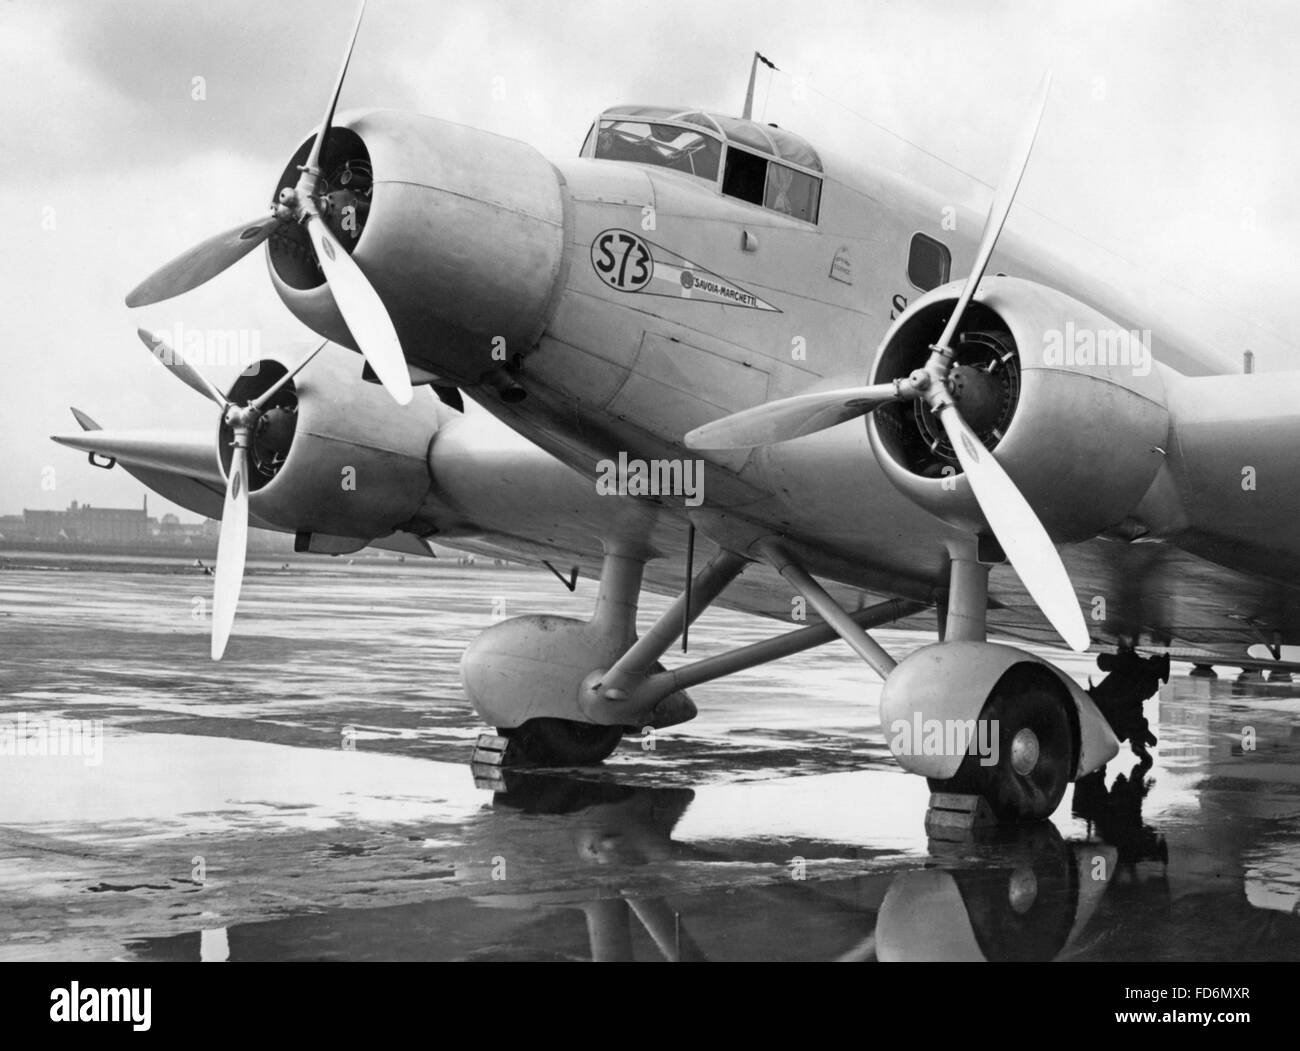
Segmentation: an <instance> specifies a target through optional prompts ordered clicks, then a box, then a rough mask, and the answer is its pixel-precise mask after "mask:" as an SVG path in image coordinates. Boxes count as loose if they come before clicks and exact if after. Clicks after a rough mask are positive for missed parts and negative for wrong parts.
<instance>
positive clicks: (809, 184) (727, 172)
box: [719, 142, 822, 226]
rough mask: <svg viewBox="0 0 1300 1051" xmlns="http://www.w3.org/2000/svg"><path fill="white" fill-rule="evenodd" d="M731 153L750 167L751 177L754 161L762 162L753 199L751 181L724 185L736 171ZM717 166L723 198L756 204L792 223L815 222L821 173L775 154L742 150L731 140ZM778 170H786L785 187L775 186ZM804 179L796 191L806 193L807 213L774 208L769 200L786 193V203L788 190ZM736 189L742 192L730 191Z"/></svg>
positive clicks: (820, 188)
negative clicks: (755, 196)
mask: <svg viewBox="0 0 1300 1051" xmlns="http://www.w3.org/2000/svg"><path fill="white" fill-rule="evenodd" d="M733 155H738V156H742V157H744V158H745V161H744V163H745V164H746V165H750V166H751V178H752V173H753V171H755V170H756V169H755V168H754V167H753V165H754V164H755V162H756V163H761V164H762V165H763V179H762V182H763V185H762V188H761V190H760V191H759V196H758V198H757V199H755V198H754V197H753V196H752V194H753V191H754V187H753V186H752V184H751V185H746V186H744V187H737V186H735V184H734V182H733V184H732V188H731V189H728V185H727V184H728V181H729V180H730V179H731V178H732V175H733V173H734V172H737V170H738V168H737V166H736V165H734V163H733ZM721 168H722V181H721V183H720V186H719V188H720V189H721V191H722V194H723V196H724V197H730V198H731V199H732V200H734V201H744V202H745V203H746V204H754V205H757V206H758V207H760V208H762V209H764V210H765V211H768V212H772V213H774V214H776V215H783V216H785V217H786V218H787V219H794V220H795V221H796V222H801V223H808V224H809V225H810V226H816V225H817V221H818V219H819V218H820V216H821V203H822V176H821V175H819V174H815V173H813V172H811V171H809V170H808V169H806V168H804V167H802V166H800V165H798V164H791V163H790V162H789V161H784V160H781V159H779V158H777V157H769V156H766V155H764V154H762V153H758V152H756V151H754V150H748V149H744V148H743V147H740V146H737V145H735V144H734V143H732V142H728V143H727V144H726V150H725V151H724V153H723V155H722V165H721ZM779 172H788V173H789V175H790V182H789V183H788V184H787V185H786V186H785V187H779V186H778V185H777V182H778V179H779V176H778V175H777V173H779ZM774 176H776V177H774ZM738 178H739V176H738ZM804 180H806V182H804V184H803V186H802V188H801V189H800V190H799V191H798V192H799V193H800V194H806V200H807V208H806V211H807V212H808V214H807V215H804V214H799V213H798V212H796V211H794V210H786V209H783V208H778V207H776V206H775V204H774V203H770V202H772V201H773V199H774V198H775V200H780V198H781V196H786V199H787V203H789V191H790V189H791V188H792V187H793V186H794V185H795V184H796V183H798V182H802V181H804ZM737 189H744V190H745V191H746V193H744V194H742V193H737V192H734V191H735V190H737ZM774 190H775V191H776V193H775V194H774V193H773V191H774ZM792 207H793V206H792Z"/></svg>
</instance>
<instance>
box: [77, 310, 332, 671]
mask: <svg viewBox="0 0 1300 1051" xmlns="http://www.w3.org/2000/svg"><path fill="white" fill-rule="evenodd" d="M138 333H139V336H140V341H141V342H142V343H144V345H145V346H146V347H148V348H149V350H150V352H152V354H153V355H154V357H156V358H157V359H158V360H159V361H161V362H162V363H163V364H164V365H165V366H166V367H167V368H168V369H169V370H170V371H171V372H172V374H173V375H175V376H176V378H177V379H179V380H181V381H182V382H183V383H185V384H186V385H187V386H189V387H191V388H193V389H194V390H196V391H198V392H199V393H200V394H202V395H203V396H204V397H205V398H208V399H210V400H211V401H214V402H216V403H217V404H218V405H220V406H221V407H222V409H223V410H224V414H223V417H222V419H223V422H224V423H226V424H228V425H229V426H230V428H231V430H232V431H233V432H234V441H233V442H232V445H233V447H234V452H233V454H232V455H231V457H230V470H229V472H228V473H227V476H226V499H225V504H224V505H223V507H222V511H221V532H220V534H219V535H218V537H217V568H216V571H215V572H214V573H213V578H214V580H213V593H212V659H213V660H214V661H219V660H221V658H222V656H223V655H224V654H225V652H226V643H227V642H229V641H230V631H231V629H232V628H233V627H234V624H235V610H236V609H237V608H238V606H239V592H240V589H241V588H242V587H243V582H244V563H245V561H246V559H247V555H248V452H249V448H250V447H251V446H252V443H253V439H254V438H255V437H256V436H257V429H258V425H259V423H260V422H261V420H262V417H263V415H264V413H265V412H266V407H267V406H268V405H270V404H271V402H272V401H274V400H275V396H276V395H277V394H279V393H280V391H281V390H282V389H283V388H284V386H285V384H287V383H288V382H289V381H290V380H292V379H293V378H294V377H295V376H296V375H298V373H299V372H301V371H302V370H303V368H304V367H305V366H306V365H307V363H308V362H310V361H311V360H312V359H313V358H314V357H316V355H317V354H319V353H320V352H321V351H322V350H323V349H324V347H325V343H321V344H320V345H319V346H318V347H317V348H316V349H315V350H313V351H312V352H311V353H310V354H308V355H307V356H306V357H305V358H303V359H302V361H300V362H298V364H297V365H295V366H294V367H293V368H292V369H291V370H289V371H288V372H286V373H285V374H284V375H283V376H281V377H280V378H279V379H278V380H276V382H275V383H274V384H273V385H272V386H271V387H270V388H269V389H268V390H266V391H265V392H264V393H262V394H261V395H259V396H258V397H257V398H254V399H252V400H251V401H249V402H248V403H247V404H245V405H236V404H234V403H233V402H231V401H230V400H229V399H228V398H226V396H225V395H224V394H222V393H221V391H220V389H218V387H217V386H216V384H214V383H213V382H212V381H211V380H209V379H208V378H207V377H206V376H204V375H203V374H202V373H201V372H199V370H198V369H196V368H194V367H193V366H192V365H190V364H189V363H188V362H187V361H186V360H185V359H184V358H183V357H181V355H179V354H178V353H176V351H175V350H174V349H172V347H171V346H169V345H168V343H167V341H166V340H164V339H163V338H162V337H161V336H156V335H154V334H153V333H151V332H149V331H148V330H147V329H143V328H142V329H139V330H138ZM65 444H71V443H70V442H65ZM209 448H210V447H209ZM208 456H211V452H209V453H208Z"/></svg>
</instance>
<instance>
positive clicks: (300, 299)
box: [267, 110, 564, 386]
mask: <svg viewBox="0 0 1300 1051" xmlns="http://www.w3.org/2000/svg"><path fill="white" fill-rule="evenodd" d="M310 145H311V140H310V139H309V140H308V141H307V142H304V143H303V144H302V146H301V147H299V149H298V151H297V153H296V154H295V155H294V157H293V158H292V159H291V160H290V162H289V164H288V165H287V166H286V168H285V170H284V173H283V174H282V175H281V177H280V181H279V182H278V183H277V184H276V187H275V190H276V191H278V190H279V189H280V188H281V187H284V186H293V185H294V184H295V183H296V182H297V181H298V175H299V173H298V167H297V166H298V165H300V164H302V163H303V162H304V161H305V160H306V157H307V153H308V150H309V148H310ZM321 170H322V194H321V198H320V200H321V208H322V214H323V217H324V219H325V222H326V223H327V224H328V225H329V226H330V228H331V229H332V231H333V232H334V235H335V236H336V237H337V238H338V240H339V242H340V243H341V244H342V245H343V247H344V248H345V249H346V250H347V251H348V252H350V253H351V254H352V257H353V259H355V260H356V262H357V264H358V265H359V266H360V267H361V269H362V271H363V272H364V273H365V275H366V277H367V278H368V279H369V280H370V282H371V283H372V284H373V285H374V287H375V289H376V290H377V291H378V293H379V295H380V298H381V299H383V301H384V305H385V307H387V309H388V313H389V315H390V317H391V318H392V320H393V324H394V326H395V328H396V329H397V334H398V336H399V338H400V339H401V343H402V349H403V351H404V352H405V354H406V357H407V360H408V361H410V362H411V363H413V364H415V365H417V366H419V367H421V368H424V369H425V370H427V371H429V372H431V373H433V374H435V375H437V376H439V377H442V378H443V379H445V380H446V381H448V382H450V383H452V384H454V385H457V386H472V385H474V384H477V383H480V382H482V381H483V379H484V377H485V375H487V374H491V373H493V372H494V370H497V369H499V368H500V367H501V366H502V364H504V363H506V362H510V361H513V360H514V359H515V357H516V356H517V355H523V354H526V353H527V352H528V351H529V350H530V349H531V348H532V347H533V346H534V344H535V343H536V342H537V340H538V338H539V337H540V336H541V333H542V330H543V328H544V327H545V323H546V320H547V316H548V311H549V310H550V308H551V305H552V299H553V297H554V295H555V292H556V289H557V288H558V281H559V274H560V267H561V265H562V263H563V259H564V206H563V200H562V196H561V188H560V178H559V174H558V173H557V172H556V170H555V168H554V167H553V166H552V165H551V163H550V162H549V161H547V160H546V159H545V158H544V157H543V156H542V155H541V154H540V153H538V152H537V151H536V150H535V149H533V148H532V147H531V146H528V145H527V144H525V143H522V142H518V141H515V140H513V139H508V138H504V137H502V136H500V135H494V134H492V133H490V132H486V131H479V130H476V129H474V128H468V127H465V126H463V125H460V124H452V123H450V122H448V121H444V120H437V119H436V118H433V117H424V116H419V115H417V114H413V113H401V112H397V111H392V110H370V111H358V112H352V113H345V114H342V115H340V116H339V117H338V118H337V120H336V121H335V122H334V126H333V127H332V128H331V129H330V134H329V138H328V139H327V141H326V147H325V149H324V151H323V155H322V157H321ZM267 247H268V253H267V258H268V261H269V264H270V270H271V280H272V283H273V284H274V285H275V290H276V292H277V293H278V294H279V296H280V298H281V299H282V300H284V303H285V305H286V306H287V307H288V308H289V309H290V310H291V311H292V312H293V314H294V315H295V316H296V317H297V318H298V319H299V320H300V321H302V322H303V323H304V324H305V325H307V326H308V327H309V328H311V329H312V330H313V331H315V332H318V333H320V334H321V335H322V336H324V337H326V338H328V339H331V340H333V341H335V342H337V343H341V344H342V345H344V346H347V347H351V348H353V349H354V350H355V349H357V347H356V345H355V343H354V342H353V340H352V334H351V333H350V331H349V330H348V327H347V325H346V324H345V323H344V321H343V318H342V316H341V315H340V314H339V311H338V307H337V305H336V304H335V302H334V297H333V295H332V294H331V292H330V290H329V288H328V287H327V286H326V284H325V282H324V277H323V275H322V273H321V270H320V268H319V266H318V265H317V263H316V260H315V258H314V256H313V253H312V250H311V247H310V243H309V240H308V237H307V232H306V230H305V229H304V228H303V227H301V226H296V225H293V224H289V225H285V226H282V227H280V228H279V229H278V230H277V231H276V232H275V233H274V234H273V235H272V236H271V238H270V240H269V241H268V243H267Z"/></svg>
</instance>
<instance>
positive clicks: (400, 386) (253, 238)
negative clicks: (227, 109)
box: [126, 0, 413, 405]
mask: <svg viewBox="0 0 1300 1051" xmlns="http://www.w3.org/2000/svg"><path fill="white" fill-rule="evenodd" d="M365 7H366V5H365V2H364V0H362V3H361V6H360V10H358V12H357V21H356V25H355V26H354V27H353V30H352V36H351V38H350V39H349V41H348V46H347V50H346V51H345V52H344V55H343V64H342V66H341V67H340V68H339V74H338V78H337V79H336V80H335V82H334V91H333V93H332V94H331V95H330V99H329V104H328V106H327V107H326V109H325V116H324V117H323V118H322V119H321V124H320V128H319V130H318V131H317V132H316V136H315V138H314V139H313V141H312V145H311V150H310V152H309V153H308V155H307V163H306V164H304V165H302V166H301V167H300V168H299V171H300V172H301V174H300V175H299V177H298V183H297V185H296V186H285V187H283V188H282V189H281V190H280V193H279V196H278V197H277V199H276V202H275V204H274V205H273V206H272V208H271V214H270V215H269V216H267V217H266V218H263V219H258V220H255V221H253V222H251V223H245V224H242V225H240V226H237V227H234V228H233V229H230V230H227V231H226V232H225V233H221V234H217V235H216V236H215V237H211V238H209V239H208V240H206V241H204V242H203V243H202V244H200V245H198V246H196V247H194V248H191V249H190V250H189V251H188V252H185V253H184V254H182V255H180V256H177V257H176V258H175V259H173V260H172V261H171V262H170V263H167V264H166V265H165V266H163V267H162V268H161V269H159V270H157V271H155V272H154V273H153V274H151V275H150V276H149V277H147V278H145V280H144V281H142V282H141V283H140V284H139V285H137V286H136V287H135V288H134V289H133V290H132V291H131V293H130V294H129V295H128V296H127V297H126V305H127V306H129V307H138V306H146V305H148V304H151V303H157V302H160V301H162V300H164V299H170V298H172V297H173V296H178V295H180V294H181V293H182V292H188V291H190V290H191V289H194V288H197V287H198V286H199V285H201V284H204V283H205V282H206V281H209V280H211V279H212V278H213V277H215V276H216V275H217V274H219V273H221V272H222V271H223V270H226V269H227V268H228V267H230V266H233V265H234V264H235V263H237V262H239V260H240V259H242V258H243V257H244V256H246V255H248V253H249V252H251V251H252V250H253V249H254V248H256V247H257V246H258V245H259V244H261V243H262V242H263V241H265V240H266V239H267V238H268V237H270V236H271V234H273V233H274V232H275V231H276V230H278V229H279V228H280V227H281V226H283V225H287V224H290V223H298V224H300V225H302V226H304V227H306V229H307V233H308V235H309V238H310V241H311V247H312V251H313V252H314V253H315V256H316V261H317V262H318V263H319V264H320V268H321V272H322V273H323V274H324V275H325V283H326V284H327V285H328V286H329V289H330V292H331V294H332V295H333V296H334V302H335V303H336V304H337V305H338V308H339V313H340V314H342V315H343V320H344V321H345V322H346V323H347V326H348V330H349V331H350V332H351V333H352V338H353V339H354V340H355V341H356V344H357V346H358V347H359V348H360V350H361V353H362V354H363V355H364V356H365V359H366V361H367V362H368V363H369V364H370V367H371V368H372V369H373V370H374V373H375V375H376V376H377V377H378V378H379V381H380V382H381V383H382V384H383V385H384V388H385V389H386V390H387V391H388V393H389V394H391V395H392V396H393V399H394V400H395V401H396V402H397V403H398V404H399V405H406V404H408V403H409V402H410V401H411V398H412V396H413V393H412V390H411V376H410V372H409V371H408V370H407V365H406V356H405V355H404V354H403V353H402V344H401V340H400V339H399V338H398V335H397V329H396V328H395V327H394V326H393V320H392V318H391V317H389V315H388V311H387V309H386V308H385V307H384V303H383V300H382V299H380V298H379V293H378V292H376V291H375V288H374V286H373V285H372V284H371V283H370V282H369V280H367V278H366V276H365V274H363V273H362V272H361V268H360V267H359V266H357V264H356V262H355V261H354V260H353V259H352V257H351V256H350V255H349V254H348V252H347V251H346V249H344V247H343V246H342V245H341V244H340V243H339V241H338V239H337V238H336V237H335V236H334V234H333V233H331V231H330V229H329V226H328V225H327V224H326V222H325V220H324V219H323V218H322V217H321V208H320V204H319V203H318V200H317V197H318V195H319V192H320V190H321V176H322V174H323V173H322V170H321V166H320V158H321V151H322V150H323V149H324V145H325V139H326V137H327V136H328V135H329V131H330V127H331V125H332V124H333V122H334V111H335V108H336V107H337V106H338V100H339V94H340V93H341V92H342V90H343V81H344V79H345V78H346V76H347V72H348V63H349V62H350V61H351V59H352V50H353V48H354V47H355V46H356V42H357V34H358V33H359V32H360V31H361V19H362V16H363V15H364V14H365ZM164 364H165V363H164ZM178 375H180V373H179V372H178ZM182 378H184V377H182ZM186 382H187V383H188V382H189V380H186ZM191 386H193V384H191ZM200 393H205V394H206V393H207V392H203V391H201V392H200Z"/></svg>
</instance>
